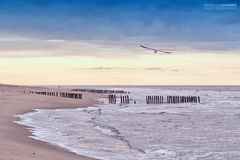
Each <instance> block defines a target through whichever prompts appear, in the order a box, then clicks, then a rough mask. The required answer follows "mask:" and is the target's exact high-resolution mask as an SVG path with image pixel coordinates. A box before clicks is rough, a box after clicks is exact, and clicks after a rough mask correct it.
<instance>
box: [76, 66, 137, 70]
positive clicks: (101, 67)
mask: <svg viewBox="0 0 240 160" xmlns="http://www.w3.org/2000/svg"><path fill="white" fill-rule="evenodd" d="M135 69H136V68H130V67H129V68H128V67H103V66H100V67H89V68H85V67H79V68H77V70H135Z"/></svg>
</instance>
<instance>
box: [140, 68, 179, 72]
mask: <svg viewBox="0 0 240 160" xmlns="http://www.w3.org/2000/svg"><path fill="white" fill-rule="evenodd" d="M145 70H150V71H162V72H180V70H179V69H171V68H160V67H150V68H145Z"/></svg>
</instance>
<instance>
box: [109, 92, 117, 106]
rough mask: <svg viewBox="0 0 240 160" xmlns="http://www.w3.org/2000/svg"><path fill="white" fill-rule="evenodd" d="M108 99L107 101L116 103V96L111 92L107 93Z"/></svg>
mask: <svg viewBox="0 0 240 160" xmlns="http://www.w3.org/2000/svg"><path fill="white" fill-rule="evenodd" d="M108 101H109V103H111V104H116V103H117V96H116V95H113V94H111V95H108Z"/></svg>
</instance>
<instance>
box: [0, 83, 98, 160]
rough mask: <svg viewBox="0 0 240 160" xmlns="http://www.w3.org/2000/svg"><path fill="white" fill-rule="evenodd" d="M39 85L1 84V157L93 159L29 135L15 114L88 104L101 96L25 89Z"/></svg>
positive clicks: (7, 159) (58, 159)
mask: <svg viewBox="0 0 240 160" xmlns="http://www.w3.org/2000/svg"><path fill="white" fill-rule="evenodd" d="M31 89H32V90H34V89H35V90H37V89H39V88H34V87H24V86H10V85H0V106H1V111H0V144H1V145H0V160H17V159H24V160H32V159H38V160H90V159H91V158H87V157H83V156H79V155H76V154H74V153H70V152H68V151H66V150H64V149H61V148H59V147H56V146H52V145H50V144H48V143H44V142H40V141H37V140H34V139H32V138H29V137H28V136H30V133H29V131H28V130H27V129H26V128H24V127H23V126H20V125H18V124H16V123H14V121H15V120H16V118H15V117H14V115H16V114H21V113H25V112H30V111H33V110H34V109H45V108H47V109H60V108H78V107H87V106H90V105H93V104H94V103H97V102H96V101H95V100H94V99H95V98H96V97H97V96H98V95H96V94H91V93H83V97H84V98H83V99H82V100H76V99H70V98H61V97H50V96H41V95H34V94H28V93H24V91H25V90H31Z"/></svg>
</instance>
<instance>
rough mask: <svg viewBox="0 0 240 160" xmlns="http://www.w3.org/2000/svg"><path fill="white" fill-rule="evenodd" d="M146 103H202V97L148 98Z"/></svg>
mask: <svg viewBox="0 0 240 160" xmlns="http://www.w3.org/2000/svg"><path fill="white" fill-rule="evenodd" d="M146 103H147V104H162V103H201V99H200V96H166V97H164V96H146Z"/></svg>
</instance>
